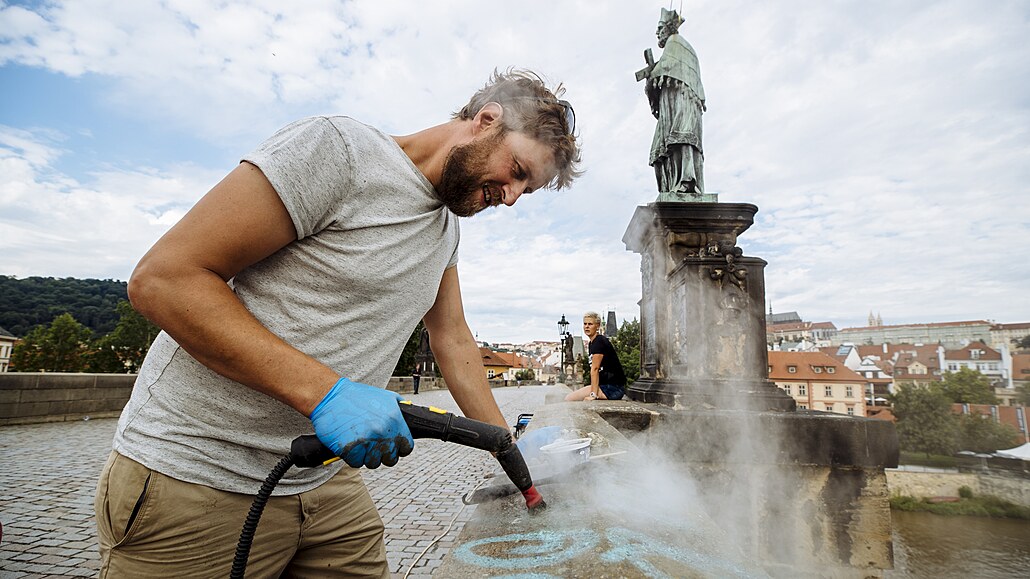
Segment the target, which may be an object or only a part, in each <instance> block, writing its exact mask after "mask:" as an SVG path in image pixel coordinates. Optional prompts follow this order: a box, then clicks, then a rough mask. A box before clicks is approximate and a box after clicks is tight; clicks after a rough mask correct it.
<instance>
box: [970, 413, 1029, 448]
mask: <svg viewBox="0 0 1030 579" xmlns="http://www.w3.org/2000/svg"><path fill="white" fill-rule="evenodd" d="M958 423H959V431H960V435H961V443H960V445H959V446H961V447H962V448H961V450H972V451H975V452H994V451H996V450H1004V449H1006V448H1012V447H1013V446H1016V444H1017V441H1018V439H1019V432H1017V431H1016V429H1015V428H1012V427H1011V426H1009V425H1008V424H1001V423H1000V422H996V421H995V420H994V418H992V417H990V416H984V415H982V414H963V415H962V416H960V417H959V420H958Z"/></svg>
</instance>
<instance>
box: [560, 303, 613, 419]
mask: <svg viewBox="0 0 1030 579" xmlns="http://www.w3.org/2000/svg"><path fill="white" fill-rule="evenodd" d="M600 330H601V316H600V315H598V314H597V313H596V312H587V313H586V314H584V315H583V333H584V334H586V335H587V339H589V340H590V348H589V350H588V351H589V353H590V385H589V386H584V387H582V388H580V389H579V390H576V391H575V392H573V393H571V394H569V395H568V396H566V397H565V400H568V401H577V400H595V399H600V400H619V399H620V398H622V397H623V395H625V393H626V373H625V372H623V370H622V363H621V362H619V356H618V355H617V354H616V353H615V348H614V347H613V346H612V343H611V342H609V341H608V338H606V337H604V336H603V335H601V334H600V333H598V332H600Z"/></svg>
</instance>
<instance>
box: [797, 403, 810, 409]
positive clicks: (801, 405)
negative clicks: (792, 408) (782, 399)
mask: <svg viewBox="0 0 1030 579" xmlns="http://www.w3.org/2000/svg"><path fill="white" fill-rule="evenodd" d="M798 410H808V405H807V404H798Z"/></svg>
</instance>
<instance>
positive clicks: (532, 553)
mask: <svg viewBox="0 0 1030 579" xmlns="http://www.w3.org/2000/svg"><path fill="white" fill-rule="evenodd" d="M605 538H606V539H607V540H608V543H609V544H610V545H612V548H611V549H609V550H608V551H605V552H603V553H599V556H600V558H601V560H602V561H604V562H605V563H621V562H626V563H629V564H630V565H633V566H635V567H636V568H637V569H640V571H641V572H642V573H644V574H645V575H647V576H648V577H654V578H656V579H671V578H670V577H669V576H668V575H666V574H665V573H663V572H661V570H659V569H658V568H657V567H655V566H654V565H653V564H652V563H651V562H649V561H647V560H646V558H647V556H648V555H650V556H654V557H662V558H665V559H670V560H673V561H676V562H679V563H682V564H684V565H688V566H691V567H692V568H693V569H695V570H697V571H704V572H708V573H711V574H713V575H714V576H717V577H748V576H749V574H748V573H747V571H746V570H745V569H743V568H742V567H740V566H739V565H736V564H734V563H732V562H730V561H727V560H725V559H720V558H717V557H715V556H713V555H710V554H703V553H699V552H697V551H689V550H685V549H682V548H679V547H674V546H672V545H667V544H665V543H661V542H658V541H656V540H655V539H654V537H649V536H647V535H645V534H642V533H638V532H635V531H630V530H628V529H623V528H618V527H616V528H611V529H608V530H607V531H606V532H605ZM599 542H600V537H599V536H598V535H597V533H595V532H593V531H591V530H590V529H574V530H565V531H537V532H534V533H521V534H515V535H506V536H503V537H489V538H486V539H479V540H478V541H472V542H469V543H466V544H464V545H462V546H460V547H458V548H457V549H456V550H455V551H453V553H454V556H455V557H457V558H458V559H459V560H461V561H464V562H465V563H468V564H471V565H476V566H478V567H486V568H491V569H528V568H534V567H547V566H550V565H556V564H558V563H564V562H566V561H568V560H570V559H574V558H576V557H578V556H579V555H581V554H583V553H585V552H587V551H592V550H593V549H594V548H595V547H597V545H598V543H599ZM494 543H514V545H513V546H512V547H511V548H509V549H508V550H507V551H505V552H502V553H499V554H498V555H499V556H487V555H480V554H478V553H476V552H475V551H474V549H475V548H476V547H480V546H483V545H490V544H494ZM504 579H551V575H547V574H543V573H524V574H517V575H507V576H505V578H504Z"/></svg>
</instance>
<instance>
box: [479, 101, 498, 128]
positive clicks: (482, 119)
mask: <svg viewBox="0 0 1030 579" xmlns="http://www.w3.org/2000/svg"><path fill="white" fill-rule="evenodd" d="M503 116H504V107H502V106H501V105H500V103H496V102H493V101H490V102H488V103H486V104H485V105H483V108H481V109H479V112H478V113H476V116H475V117H473V118H472V126H473V130H474V131H475V132H476V133H479V132H480V131H485V130H486V129H489V128H490V127H493V126H495V125H496V126H500V122H501V117H503Z"/></svg>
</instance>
